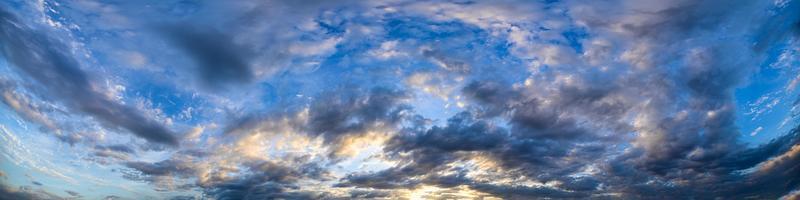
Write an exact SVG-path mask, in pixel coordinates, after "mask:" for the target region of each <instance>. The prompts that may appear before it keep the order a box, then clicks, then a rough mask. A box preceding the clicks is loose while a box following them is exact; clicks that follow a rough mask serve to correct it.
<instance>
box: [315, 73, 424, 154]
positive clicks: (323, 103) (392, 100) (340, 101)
mask: <svg viewBox="0 0 800 200" xmlns="http://www.w3.org/2000/svg"><path fill="white" fill-rule="evenodd" d="M359 92H360V91H359V90H339V91H337V94H333V93H327V94H330V95H322V96H321V99H318V100H316V101H315V102H314V103H313V104H312V105H311V106H310V108H309V111H308V112H309V119H308V124H305V125H304V129H306V131H307V132H308V133H309V134H310V135H311V136H316V137H322V138H323V139H324V141H325V142H326V143H327V144H331V145H334V146H336V145H337V143H339V142H340V140H341V139H342V138H344V137H345V136H348V135H361V134H365V133H366V131H368V130H370V129H372V128H381V127H394V126H395V125H397V124H398V123H399V122H400V121H401V120H402V119H403V117H405V115H404V112H405V111H407V110H408V109H409V107H408V106H406V105H404V104H403V103H402V102H401V100H403V99H406V98H408V94H406V93H405V92H404V91H401V90H394V89H388V88H380V87H378V88H372V89H370V90H369V91H368V92H367V93H366V94H360V93H359Z"/></svg>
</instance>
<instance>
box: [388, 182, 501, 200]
mask: <svg viewBox="0 0 800 200" xmlns="http://www.w3.org/2000/svg"><path fill="white" fill-rule="evenodd" d="M400 194H401V197H402V198H404V199H409V200H422V199H483V200H495V199H501V198H497V197H494V196H492V195H490V194H487V193H483V192H479V191H476V190H473V189H471V188H469V187H468V186H465V185H462V186H458V187H453V188H441V187H437V186H432V185H422V186H419V187H417V188H414V189H411V190H406V191H402V192H400Z"/></svg>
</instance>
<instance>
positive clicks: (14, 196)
mask: <svg viewBox="0 0 800 200" xmlns="http://www.w3.org/2000/svg"><path fill="white" fill-rule="evenodd" d="M20 199H64V198H63V197H60V196H58V195H55V194H51V193H48V192H46V191H42V190H34V189H31V188H29V187H19V188H17V189H15V188H12V187H11V186H10V185H7V184H6V182H5V181H0V200H20Z"/></svg>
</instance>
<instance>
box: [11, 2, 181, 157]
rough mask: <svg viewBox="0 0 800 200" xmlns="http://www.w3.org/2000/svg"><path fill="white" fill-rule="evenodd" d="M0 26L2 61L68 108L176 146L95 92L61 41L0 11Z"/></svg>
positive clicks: (163, 132)
mask: <svg viewBox="0 0 800 200" xmlns="http://www.w3.org/2000/svg"><path fill="white" fill-rule="evenodd" d="M0 27H2V29H0V30H1V31H0V40H2V41H3V55H4V56H5V58H6V59H7V60H8V61H9V62H10V63H11V64H12V65H13V66H15V67H16V68H17V69H19V70H20V71H21V72H23V73H25V74H26V75H28V77H30V78H31V79H33V80H35V81H37V82H39V83H40V84H41V85H43V86H45V87H46V88H47V89H48V91H49V92H50V93H51V94H53V95H55V96H59V97H61V98H62V100H63V101H64V102H65V103H67V104H68V105H70V106H71V107H72V108H74V109H76V110H78V111H82V112H84V113H86V114H89V115H91V116H93V117H94V118H95V119H96V120H98V121H100V122H103V123H104V124H105V125H107V126H108V127H111V128H123V129H125V130H128V131H130V132H132V133H133V134H135V135H136V136H139V137H141V138H143V139H146V140H147V141H150V142H154V143H160V144H167V145H177V144H178V141H177V139H176V138H175V136H174V135H173V133H172V132H171V131H170V130H169V129H167V128H165V127H163V126H162V125H161V124H160V123H159V122H157V121H154V120H153V119H149V118H147V117H146V116H144V115H143V114H142V113H140V112H139V111H137V110H136V109H134V108H131V107H128V106H125V105H122V104H119V103H116V102H114V101H112V100H110V99H108V98H106V97H105V96H104V95H103V94H101V93H99V92H97V91H95V90H94V89H93V87H94V86H93V85H92V84H91V82H90V80H89V77H88V75H87V74H86V73H85V72H84V71H82V70H81V66H80V64H79V62H78V61H76V60H75V59H74V58H73V57H72V56H73V55H72V54H71V53H70V52H71V50H70V49H69V48H68V47H67V46H65V44H63V42H62V41H59V40H58V39H56V38H51V37H49V36H48V35H46V34H45V33H43V32H37V31H33V30H31V29H30V28H29V27H26V26H25V23H24V22H22V21H19V20H18V18H17V17H15V16H14V15H13V14H11V13H10V12H8V11H5V10H0Z"/></svg>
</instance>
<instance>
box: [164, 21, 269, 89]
mask: <svg viewBox="0 0 800 200" xmlns="http://www.w3.org/2000/svg"><path fill="white" fill-rule="evenodd" d="M161 32H162V33H163V36H164V37H165V38H166V39H167V40H169V41H170V42H171V43H172V44H173V45H175V47H177V48H178V49H180V50H181V51H183V52H184V53H185V54H186V55H188V56H189V57H190V58H191V59H192V60H193V61H194V63H195V65H197V71H198V72H199V75H200V78H201V80H202V81H203V83H204V84H205V85H206V86H209V87H212V88H215V89H220V88H222V87H224V86H226V85H228V84H231V83H249V82H250V81H252V79H253V78H254V75H253V71H252V69H251V68H250V60H251V57H252V56H253V53H252V52H249V51H248V48H247V47H246V46H243V45H238V44H237V43H236V42H235V41H234V38H233V36H232V35H229V34H228V33H226V32H221V31H219V30H216V29H214V28H210V27H199V26H190V25H174V26H165V27H162V30H161Z"/></svg>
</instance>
